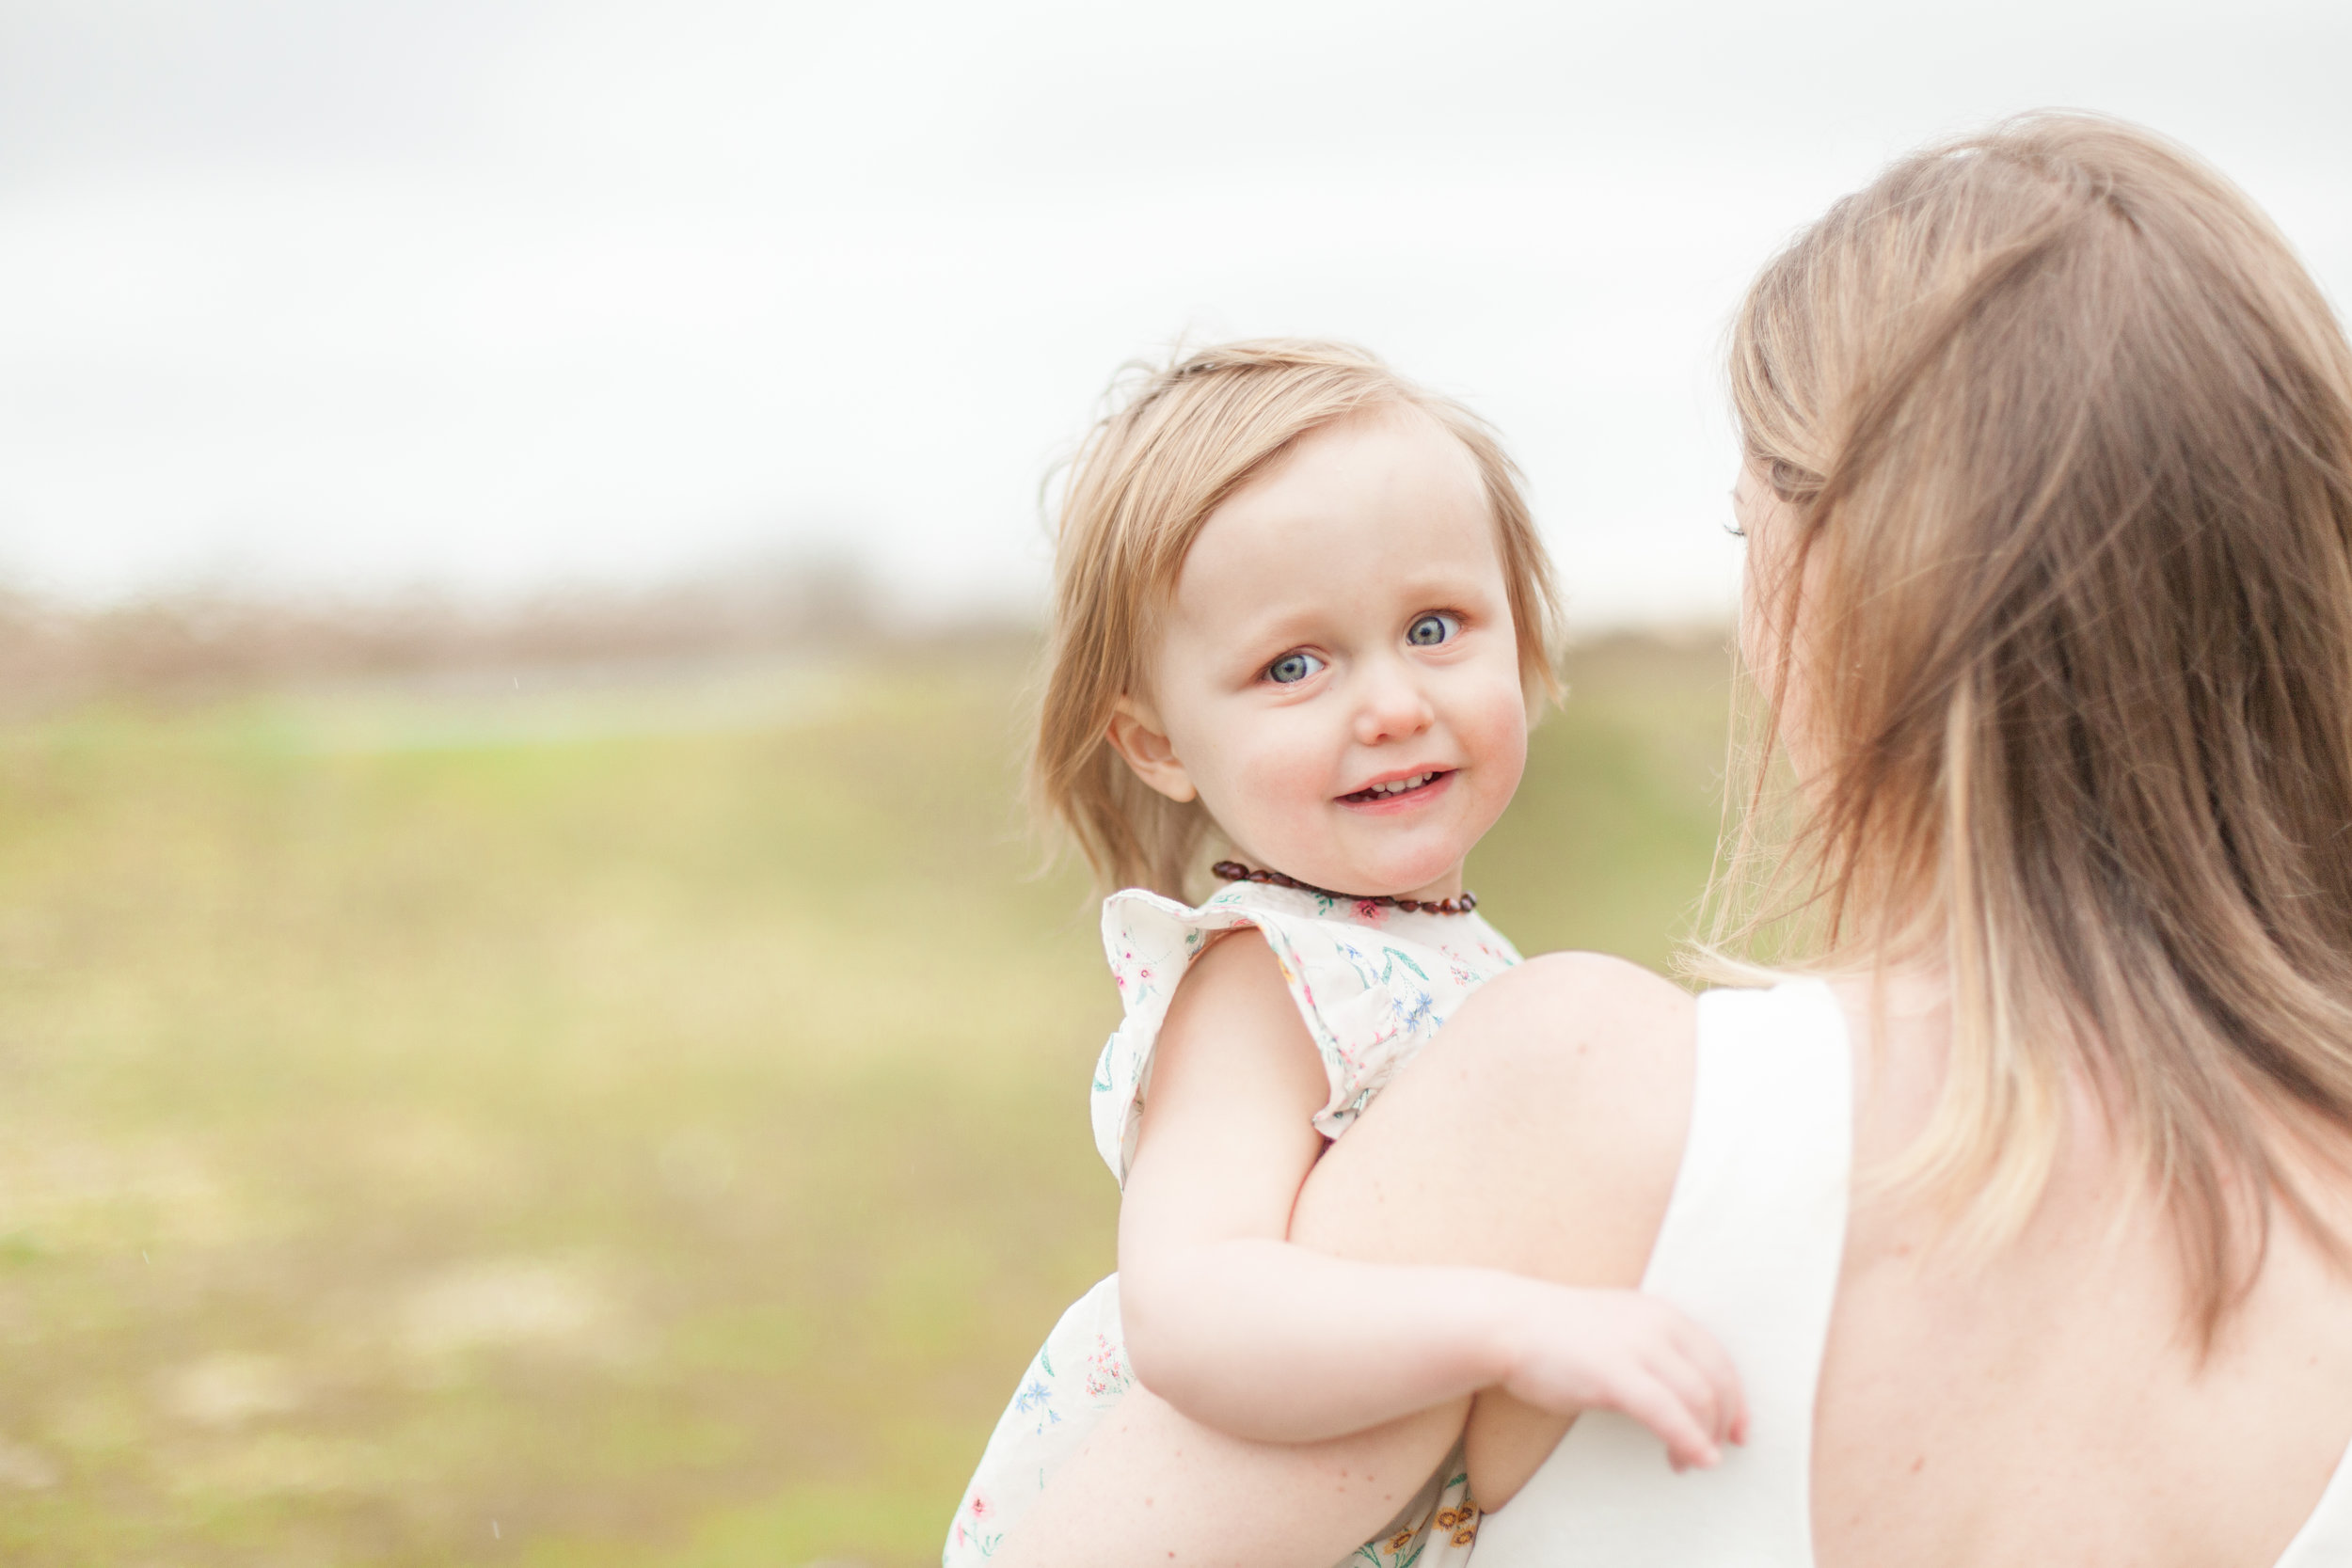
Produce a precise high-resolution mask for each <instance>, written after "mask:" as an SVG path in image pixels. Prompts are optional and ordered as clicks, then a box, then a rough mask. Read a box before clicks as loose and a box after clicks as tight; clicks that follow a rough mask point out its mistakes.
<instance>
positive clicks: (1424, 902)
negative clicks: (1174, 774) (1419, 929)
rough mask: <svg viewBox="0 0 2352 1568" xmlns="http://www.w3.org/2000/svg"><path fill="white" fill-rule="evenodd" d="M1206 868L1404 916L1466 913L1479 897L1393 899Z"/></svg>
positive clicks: (1223, 865)
mask: <svg viewBox="0 0 2352 1568" xmlns="http://www.w3.org/2000/svg"><path fill="white" fill-rule="evenodd" d="M1209 869H1210V870H1211V871H1212V872H1214V873H1216V875H1217V876H1219V877H1221V878H1223V879H1225V880H1227V881H1229V882H1264V883H1267V884H1268V885H1270V886H1273V887H1287V888H1295V889H1296V890H1297V891H1299V892H1300V893H1311V894H1313V895H1316V896H1317V897H1320V898H1328V899H1331V900H1333V901H1334V902H1336V903H1341V904H1386V905H1387V906H1388V907H1389V908H1391V909H1393V910H1403V911H1406V913H1408V914H1409V913H1411V912H1412V911H1416V910H1418V911H1421V912H1422V914H1468V913H1470V911H1472V910H1474V909H1476V908H1478V895H1476V894H1474V893H1471V892H1470V891H1469V890H1468V889H1464V890H1463V892H1462V895H1461V896H1460V897H1458V898H1395V897H1391V895H1388V894H1385V893H1382V894H1377V895H1365V894H1359V893H1333V892H1332V891H1331V890H1330V889H1329V888H1327V887H1317V886H1315V885H1314V883H1312V882H1302V881H1300V880H1299V879H1297V878H1295V877H1285V876H1283V875H1282V874H1281V873H1280V872H1279V871H1259V870H1253V869H1252V868H1250V867H1249V866H1247V865H1244V864H1242V863H1241V862H1239V861H1219V862H1217V863H1216V864H1215V865H1213V866H1211V867H1209Z"/></svg>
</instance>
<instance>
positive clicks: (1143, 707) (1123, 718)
mask: <svg viewBox="0 0 2352 1568" xmlns="http://www.w3.org/2000/svg"><path fill="white" fill-rule="evenodd" d="M1104 737H1105V738H1106V739H1108V740H1109V741H1110V743H1111V750H1112V751H1114V752H1118V753H1119V755H1120V759H1121V760H1122V761H1124V762H1125V763H1126V764H1127V767H1128V768H1129V769H1130V770H1131V771H1132V772H1134V774H1135V776H1136V778H1138V779H1141V780H1142V781H1143V782H1144V783H1145V784H1149V785H1151V786H1152V788H1153V789H1156V790H1158V791H1159V792H1160V793H1161V794H1162V795H1165V796H1167V797H1168V799H1169V800H1175V801H1178V802H1180V803H1181V802H1183V801H1186V800H1197V799H1199V798H1200V790H1198V789H1196V788H1195V787H1193V783H1192V775H1191V774H1190V773H1188V772H1186V771H1185V770H1184V764H1183V763H1182V762H1180V761H1178V760H1177V757H1176V748H1175V746H1174V745H1173V744H1172V743H1171V742H1170V741H1169V740H1168V732H1167V731H1166V730H1165V729H1163V728H1162V727H1161V725H1160V720H1159V715H1157V714H1155V713H1153V712H1152V709H1151V707H1150V705H1147V704H1145V703H1143V702H1140V701H1138V700H1137V699H1136V698H1134V697H1131V696H1126V695H1121V696H1120V699H1119V701H1118V702H1116V703H1115V704H1113V705H1112V706H1111V721H1110V723H1109V725H1108V726H1107V727H1106V728H1105V730H1104Z"/></svg>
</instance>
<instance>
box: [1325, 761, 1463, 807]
mask: <svg viewBox="0 0 2352 1568" xmlns="http://www.w3.org/2000/svg"><path fill="white" fill-rule="evenodd" d="M1452 777H1454V770H1453V769H1452V768H1430V769H1429V770H1428V771H1426V772H1422V773H1412V774H1407V775H1406V777H1404V778H1402V779H1389V780H1386V781H1384V782H1383V783H1380V784H1366V785H1365V786H1364V787H1363V788H1361V789H1359V790H1358V791H1356V793H1355V794H1353V795H1343V796H1341V797H1340V800H1341V802H1342V803H1343V804H1344V805H1351V806H1376V805H1382V804H1385V803H1387V802H1388V801H1391V800H1410V799H1412V798H1413V797H1415V796H1421V795H1427V794H1430V793H1431V792H1433V791H1435V790H1438V789H1439V788H1442V787H1443V786H1444V784H1445V782H1446V781H1447V780H1448V779H1450V778H1452Z"/></svg>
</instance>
